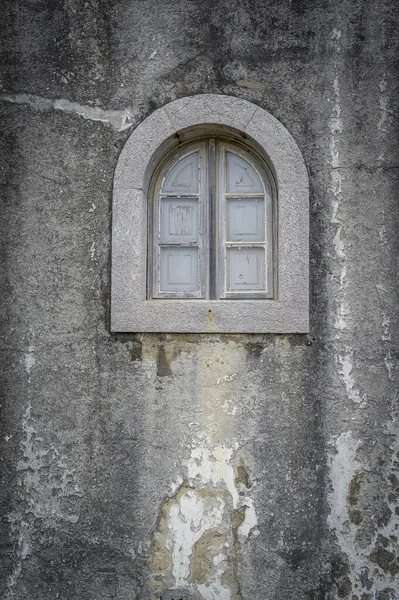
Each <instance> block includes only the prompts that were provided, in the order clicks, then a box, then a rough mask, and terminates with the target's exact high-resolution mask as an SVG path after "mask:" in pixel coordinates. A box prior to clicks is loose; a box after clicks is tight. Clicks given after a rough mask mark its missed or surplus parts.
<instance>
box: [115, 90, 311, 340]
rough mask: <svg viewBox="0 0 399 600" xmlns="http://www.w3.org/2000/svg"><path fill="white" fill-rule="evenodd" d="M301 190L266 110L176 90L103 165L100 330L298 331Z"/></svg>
mask: <svg viewBox="0 0 399 600" xmlns="http://www.w3.org/2000/svg"><path fill="white" fill-rule="evenodd" d="M308 228H309V189H308V178H307V172H306V167H305V163H304V160H303V158H302V155H301V152H300V150H299V148H298V146H297V144H296V142H295V140H294V139H293V138H292V136H291V135H290V133H289V132H288V131H287V129H286V128H285V127H284V126H283V125H282V124H281V123H280V122H279V121H278V120H277V119H275V118H274V117H273V116H272V115H271V114H270V113H268V112H267V111H265V110H263V109H262V108H260V107H258V106H255V105H254V104H251V103H250V102H247V101H245V100H241V99H239V98H234V97H231V96H221V95H214V94H203V95H199V96H192V97H189V98H181V99H180V100H175V101H173V102H171V103H170V104H167V105H166V106H164V107H163V108H160V109H158V110H156V111H155V112H153V113H152V114H151V115H150V116H149V117H147V118H146V119H145V120H144V121H143V122H142V123H141V124H140V125H139V126H138V127H137V128H136V129H135V130H134V131H133V133H132V134H131V135H130V137H129V138H128V139H127V141H126V144H125V146H124V148H123V150H122V152H121V155H120V157H119V160H118V164H117V167H116V171H115V178H114V190H113V207H112V272H111V329H112V331H115V332H117V331H119V332H141V331H142V332H146V331H148V332H151V331H154V332H157V331H159V332H161V331H162V332H191V333H206V332H220V333H263V332H268V333H292V332H298V333H305V332H307V331H308V330H309V329H308V328H309V239H308V235H309V233H308V232H309V229H308Z"/></svg>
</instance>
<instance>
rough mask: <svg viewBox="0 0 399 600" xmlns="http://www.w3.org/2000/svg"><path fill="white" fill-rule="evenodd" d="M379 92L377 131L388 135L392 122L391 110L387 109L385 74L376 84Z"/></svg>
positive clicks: (387, 97)
mask: <svg viewBox="0 0 399 600" xmlns="http://www.w3.org/2000/svg"><path fill="white" fill-rule="evenodd" d="M378 87H379V90H380V98H379V108H380V118H379V120H378V124H377V129H378V131H380V132H381V133H388V130H389V126H390V124H391V120H392V116H391V115H392V110H390V108H389V95H388V92H387V89H388V83H387V80H386V76H385V73H384V75H383V76H382V79H381V80H380V82H379V84H378Z"/></svg>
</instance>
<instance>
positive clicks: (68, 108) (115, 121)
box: [0, 94, 136, 131]
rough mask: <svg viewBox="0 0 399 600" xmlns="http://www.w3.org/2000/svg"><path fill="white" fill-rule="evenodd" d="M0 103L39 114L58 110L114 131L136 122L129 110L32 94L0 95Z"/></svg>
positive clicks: (122, 129)
mask: <svg viewBox="0 0 399 600" xmlns="http://www.w3.org/2000/svg"><path fill="white" fill-rule="evenodd" d="M0 102H11V103H12V104H25V105H26V106H30V107H31V108H33V109H35V110H39V111H40V112H43V111H49V110H59V111H62V112H65V113H67V114H70V115H77V116H79V117H82V118H83V119H87V120H89V121H99V122H100V123H104V124H105V125H109V126H111V127H112V128H113V129H115V130H116V131H125V129H129V128H130V127H132V125H134V123H135V122H136V118H135V115H134V112H133V111H132V110H130V109H125V110H105V109H103V108H98V107H96V106H87V105H83V104H78V103H77V102H70V101H69V100H65V99H57V98H56V99H52V98H44V97H42V96H36V95H34V94H0Z"/></svg>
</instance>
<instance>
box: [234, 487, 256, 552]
mask: <svg viewBox="0 0 399 600" xmlns="http://www.w3.org/2000/svg"><path fill="white" fill-rule="evenodd" d="M241 506H245V519H244V521H243V523H241V525H240V527H239V528H238V538H239V540H240V541H241V542H242V541H244V540H246V539H248V537H249V535H250V534H251V533H252V535H254V536H255V537H256V536H258V535H259V530H258V529H256V528H257V526H258V518H257V516H256V512H255V507H254V503H253V500H252V499H251V498H248V497H246V498H243V499H242V500H241Z"/></svg>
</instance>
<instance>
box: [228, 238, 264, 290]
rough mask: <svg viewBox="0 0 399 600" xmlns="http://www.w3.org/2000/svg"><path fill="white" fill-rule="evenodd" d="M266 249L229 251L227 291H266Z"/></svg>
mask: <svg viewBox="0 0 399 600" xmlns="http://www.w3.org/2000/svg"><path fill="white" fill-rule="evenodd" d="M265 266H266V265H265V250H264V248H228V249H227V291H229V292H234V291H246V290H264V289H265V286H266V273H265V271H266V269H265Z"/></svg>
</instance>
